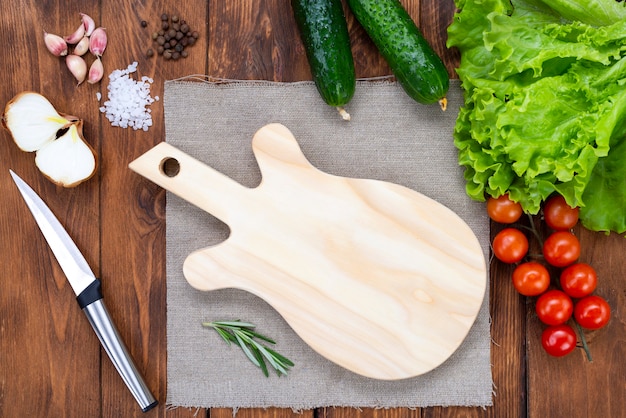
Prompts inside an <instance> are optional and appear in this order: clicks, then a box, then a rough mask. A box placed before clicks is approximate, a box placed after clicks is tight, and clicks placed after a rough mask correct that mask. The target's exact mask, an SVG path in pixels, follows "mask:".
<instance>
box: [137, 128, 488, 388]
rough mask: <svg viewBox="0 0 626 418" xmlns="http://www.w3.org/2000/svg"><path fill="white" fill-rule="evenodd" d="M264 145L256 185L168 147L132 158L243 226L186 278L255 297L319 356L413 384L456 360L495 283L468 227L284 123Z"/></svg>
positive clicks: (260, 142) (193, 258)
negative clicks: (354, 174)
mask: <svg viewBox="0 0 626 418" xmlns="http://www.w3.org/2000/svg"><path fill="white" fill-rule="evenodd" d="M252 148H253V150H254V154H255V156H256V159H257V161H258V163H259V167H260V169H261V174H262V181H261V183H260V185H259V186H258V187H256V188H247V187H244V186H242V185H241V184H239V183H237V182H235V181H234V180H232V179H230V178H229V177H226V176H225V175H223V174H221V173H219V172H217V171H216V170H214V169H212V168H210V167H208V166H206V165H205V164H203V163H201V162H200V161H198V160H195V159H193V158H192V157H190V156H189V155H187V154H185V153H183V152H181V151H180V150H178V149H176V148H175V147H173V146H171V145H169V144H167V143H165V142H163V143H161V144H159V145H157V146H155V147H154V148H152V149H151V150H149V151H148V152H146V153H145V154H143V155H142V156H140V157H139V158H137V159H136V160H135V161H133V162H132V163H131V164H130V168H131V169H132V170H134V171H136V172H137V173H139V174H141V175H142V176H144V177H146V178H148V179H150V180H151V181H153V182H155V183H156V184H158V185H159V186H161V187H163V188H165V189H166V190H169V191H171V192H173V193H175V194H177V195H178V196H180V197H182V198H183V199H185V200H187V201H189V202H191V203H193V204H194V205H197V206H198V207H200V208H201V209H203V210H205V211H207V212H209V213H211V214H212V215H214V216H215V217H217V218H218V219H220V220H221V221H223V222H224V223H226V224H227V225H228V226H229V227H230V236H229V237H228V239H227V240H226V241H224V242H223V243H220V244H218V245H215V246H212V247H209V248H204V249H200V250H197V251H195V252H193V253H192V254H190V255H189V256H188V257H187V259H186V260H185V263H184V266H183V272H184V275H185V278H186V279H187V281H188V282H189V283H190V284H191V285H192V286H193V287H195V288H197V289H200V290H213V289H219V288H225V287H234V288H240V289H244V290H247V291H249V292H252V293H253V294H255V295H257V296H259V297H261V298H263V299H264V300H265V301H267V302H268V303H269V304H270V305H271V306H273V307H274V309H276V311H278V312H279V313H280V314H281V315H282V316H283V317H284V318H285V320H286V321H287V322H288V323H289V325H290V326H291V327H292V328H293V330H294V331H295V332H296V333H297V334H298V335H299V336H300V337H301V338H302V339H303V340H304V341H305V342H306V343H307V344H309V345H310V346H311V347H312V348H313V349H314V350H316V351H317V352H318V353H319V354H321V355H323V356H325V357H326V358H328V359H329V360H331V361H333V362H335V363H337V364H338V365H340V366H343V367H345V368H347V369H349V370H351V371H353V372H355V373H358V374H361V375H363V376H368V377H372V378H377V379H388V380H393V379H403V378H408V377H413V376H417V375H420V374H422V373H425V372H428V371H430V370H432V369H433V368H435V367H437V366H438V365H440V364H441V363H442V362H444V361H445V360H446V359H447V358H448V357H449V356H450V355H451V354H452V353H453V352H454V351H455V350H456V349H457V348H458V347H459V345H460V344H461V342H462V341H463V339H464V338H465V336H466V335H467V333H468V331H469V329H470V327H471V326H472V324H473V322H474V320H475V319H476V316H477V314H478V310H479V309H480V306H481V303H482V300H483V296H484V292H485V287H486V280H487V274H486V266H485V258H484V255H483V252H482V249H481V247H480V244H479V243H478V240H477V239H476V236H475V235H474V233H473V232H472V230H471V229H470V228H469V227H468V226H467V224H466V223H465V222H464V221H463V220H462V219H461V218H459V217H458V216H457V215H456V214H455V213H454V212H452V211H451V210H449V209H448V208H446V207H445V206H443V205H441V204H439V203H437V202H435V201H434V200H432V199H429V198H427V197H425V196H424V195H422V194H420V193H417V192H415V191H413V190H410V189H408V188H406V187H403V186H399V185H396V184H392V183H388V182H383V181H376V180H367V179H353V178H345V177H338V176H334V175H330V174H327V173H324V172H322V171H320V170H318V169H317V168H315V167H313V166H312V165H311V163H309V161H308V160H307V159H306V158H305V156H304V155H303V153H302V151H301V150H300V147H299V146H298V143H297V142H296V140H295V138H294V137H293V135H292V134H291V132H290V131H289V130H288V129H287V128H286V127H284V126H283V125H279V124H270V125H267V126H264V127H263V128H261V129H260V130H259V131H258V132H257V133H256V134H255V136H254V138H253V141H252ZM171 162H177V163H178V171H177V172H175V173H170V172H169V171H167V170H166V169H165V166H166V164H170V163H171ZM243 319H245V318H243Z"/></svg>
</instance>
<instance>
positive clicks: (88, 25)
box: [80, 13, 96, 36]
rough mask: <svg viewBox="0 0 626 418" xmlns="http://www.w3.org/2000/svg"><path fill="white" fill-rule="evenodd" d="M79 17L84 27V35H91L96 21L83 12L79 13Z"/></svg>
mask: <svg viewBox="0 0 626 418" xmlns="http://www.w3.org/2000/svg"><path fill="white" fill-rule="evenodd" d="M80 17H81V19H82V21H83V26H84V27H85V36H91V33H92V32H93V30H94V29H95V28H96V23H95V22H94V21H93V19H92V18H91V17H90V16H89V15H86V14H85V13H81V14H80Z"/></svg>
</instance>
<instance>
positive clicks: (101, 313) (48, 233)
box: [9, 170, 158, 412]
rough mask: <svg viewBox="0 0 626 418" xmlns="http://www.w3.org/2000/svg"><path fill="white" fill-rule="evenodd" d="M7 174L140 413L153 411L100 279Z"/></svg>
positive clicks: (29, 192)
mask: <svg viewBox="0 0 626 418" xmlns="http://www.w3.org/2000/svg"><path fill="white" fill-rule="evenodd" d="M9 173H10V174H11V177H13V181H14V182H15V184H16V185H17V188H18V190H19V191H20V193H21V195H22V197H23V198H24V201H25V202H26V205H27V206H28V208H29V209H30V211H31V213H32V215H33V217H34V218H35V221H36V222H37V225H38V226H39V229H41V232H42V233H43V236H44V238H45V239H46V241H47V242H48V246H49V247H50V249H51V250H52V253H53V254H54V256H55V258H56V259H57V261H58V263H59V265H60V266H61V269H62V270H63V273H65V276H66V277H67V279H68V281H69V283H70V286H71V287H72V290H73V291H74V293H75V294H76V300H77V301H78V305H79V306H80V308H81V309H82V310H83V312H84V313H85V315H86V316H87V319H88V320H89V323H90V324H91V326H92V328H93V330H94V331H95V333H96V335H97V336H98V339H99V340H100V343H101V344H102V347H103V348H104V350H105V351H106V353H107V354H108V356H109V358H110V359H111V362H112V363H113V365H114V366H115V368H116V370H117V371H118V373H119V374H120V376H121V377H122V380H123V381H124V383H125V384H126V386H127V387H128V389H129V390H130V392H131V393H132V395H133V397H134V398H135V400H136V401H137V403H138V404H139V406H140V407H141V410H142V411H143V412H147V411H149V410H150V409H152V408H154V407H155V406H156V405H157V403H158V401H157V400H156V399H155V398H154V396H153V395H152V393H151V392H150V389H148V386H147V385H146V383H145V381H144V380H143V378H142V376H141V374H140V373H139V371H138V370H137V367H136V366H135V363H134V362H133V359H132V358H131V356H130V354H129V352H128V349H127V348H126V346H125V345H124V342H123V341H122V339H121V337H120V335H119V332H118V331H117V328H116V327H115V324H114V323H113V321H112V319H111V316H110V315H109V312H108V311H107V309H106V306H105V304H104V300H103V298H102V291H101V284H100V280H98V279H97V278H96V276H95V275H94V273H93V271H92V270H91V268H90V267H89V264H88V263H87V260H85V257H83V255H82V254H81V252H80V250H79V249H78V247H77V246H76V244H75V243H74V241H73V240H72V238H71V237H70V236H69V234H68V233H67V231H66V230H65V228H64V227H63V225H61V223H60V222H59V220H58V219H57V218H56V216H54V214H53V213H52V211H51V210H50V208H48V206H47V205H46V204H45V202H44V201H43V200H42V199H41V198H40V197H39V195H37V193H35V191H34V190H33V189H32V188H31V187H30V186H29V185H28V184H27V183H26V182H25V181H24V180H22V179H21V178H20V177H19V176H18V175H17V174H15V173H14V172H13V171H12V170H9Z"/></svg>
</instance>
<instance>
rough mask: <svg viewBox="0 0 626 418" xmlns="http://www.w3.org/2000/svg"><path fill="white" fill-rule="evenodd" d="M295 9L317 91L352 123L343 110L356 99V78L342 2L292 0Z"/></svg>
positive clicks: (338, 0)
mask: <svg viewBox="0 0 626 418" xmlns="http://www.w3.org/2000/svg"><path fill="white" fill-rule="evenodd" d="M291 7H292V9H293V13H294V16H295V18H296V23H297V26H298V30H299V32H300V37H301V38H302V43H303V44H304V48H305V50H306V55H307V59H308V61H309V67H310V68H311V74H312V75H313V81H314V82H315V86H316V87H317V90H318V91H319V93H320V95H321V96H322V99H323V100H324V101H325V102H326V103H327V104H329V105H330V106H334V107H337V108H338V110H339V112H340V113H341V115H342V117H343V118H344V119H346V120H349V119H350V115H349V114H348V113H347V112H346V111H345V110H344V109H343V106H345V105H346V104H348V102H349V101H350V100H351V99H352V96H353V95H354V90H355V88H356V74H355V71H354V60H353V58H352V50H351V48H350V36H349V34H348V24H347V22H346V17H345V15H344V12H343V6H342V4H341V0H292V1H291Z"/></svg>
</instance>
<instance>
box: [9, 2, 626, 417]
mask: <svg viewBox="0 0 626 418" xmlns="http://www.w3.org/2000/svg"><path fill="white" fill-rule="evenodd" d="M402 3H403V4H404V5H405V6H406V7H407V9H408V10H409V12H410V13H411V15H412V16H413V17H414V19H415V20H416V21H417V22H418V23H419V26H420V27H421V28H422V30H423V31H424V33H425V35H426V37H427V38H428V39H429V40H430V41H431V43H432V44H433V46H434V47H435V49H436V50H437V51H438V52H439V53H440V54H441V55H442V57H444V60H445V62H446V64H447V67H448V70H449V72H450V75H451V76H452V77H454V76H455V73H454V68H455V66H456V65H457V63H458V54H457V53H456V52H455V51H450V50H447V49H446V47H445V40H446V28H447V26H448V24H449V23H450V21H451V19H452V15H453V13H454V4H453V2H452V0H445V1H442V0H423V1H419V0H402ZM0 12H1V14H0V16H1V17H0V19H1V20H0V39H2V40H3V46H2V48H1V49H0V62H1V65H2V71H1V72H0V101H1V102H2V105H3V106H4V104H5V103H6V102H7V101H8V100H9V99H11V98H12V97H13V96H14V95H15V94H17V93H19V92H21V91H24V90H33V91H36V92H39V93H42V94H44V95H45V96H46V97H48V98H49V99H50V100H51V101H52V103H53V104H54V105H55V106H56V107H57V109H59V110H62V111H64V112H67V113H71V114H77V115H79V116H80V117H81V118H83V119H84V121H85V136H86V138H87V139H88V141H89V142H90V143H91V144H92V145H93V146H94V148H95V149H96V150H97V152H98V155H99V170H98V173H97V175H96V176H95V177H94V178H92V179H91V180H90V181H89V182H88V183H85V184H83V185H80V186H79V187H77V188H75V189H61V188H57V187H55V186H54V185H53V184H51V183H50V182H49V181H47V180H45V179H44V178H43V177H42V175H41V174H40V173H39V172H38V171H37V170H36V168H35V166H34V163H33V159H34V155H32V154H27V153H24V152H21V151H20V150H18V148H17V147H16V146H15V144H14V143H13V141H12V140H11V138H10V136H9V134H8V132H7V131H4V130H3V131H2V133H1V134H0V137H1V141H2V144H1V145H0V161H1V162H2V164H1V165H2V167H3V170H6V171H4V174H2V175H0V191H1V195H2V204H1V205H0V234H1V236H2V239H1V240H0V260H1V261H2V268H1V270H0V271H1V273H0V275H1V284H0V286H1V290H0V416H2V417H17V416H20V417H43V416H50V417H57V416H58V417H60V416H76V417H94V416H96V417H97V416H103V417H131V416H142V415H143V414H142V413H141V411H140V410H139V408H138V406H137V404H136V403H135V401H134V400H133V398H132V397H131V395H130V393H129V392H128V390H127V389H126V387H125V386H124V384H123V383H122V381H121V379H120V378H119V376H118V374H117V373H116V371H115V370H114V368H113V367H112V365H111V363H110V361H109V359H108V358H107V357H106V355H105V354H104V353H103V352H102V350H101V348H100V345H99V343H98V341H97V339H96V337H95V335H94V334H93V333H92V331H91V329H90V327H89V324H88V323H87V321H86V320H85V317H84V315H83V314H82V312H80V310H79V309H78V307H77V306H76V303H75V300H74V295H73V293H72V291H71V289H70V287H69V286H68V283H67V281H66V279H65V277H64V275H63V273H62V272H61V270H60V268H59V267H58V265H57V264H56V261H55V260H54V259H53V258H52V255H51V253H50V251H49V250H48V247H47V245H46V243H45V242H44V240H43V239H42V236H41V234H40V232H39V230H38V229H37V226H36V225H35V223H34V222H33V219H32V217H31V216H30V214H29V213H28V212H27V209H26V206H25V205H24V203H23V201H22V199H21V197H20V196H19V195H18V192H17V190H16V188H15V186H14V185H13V183H12V181H11V179H10V176H9V174H8V169H9V168H11V169H13V170H14V171H16V172H17V173H18V174H19V175H20V176H22V177H23V178H24V179H25V180H26V181H27V182H29V183H30V184H31V185H32V186H33V188H34V189H35V190H37V191H38V192H39V193H40V194H41V196H42V197H43V198H44V199H45V200H46V202H47V203H48V204H49V206H50V207H51V208H52V210H53V211H54V212H55V213H56V214H57V215H58V217H59V218H60V219H61V220H62V222H63V223H64V224H65V225H66V226H67V229H68V231H69V233H70V235H72V236H73V238H74V239H75V241H76V242H77V244H78V246H79V247H80V248H81V249H82V251H83V253H84V255H85V257H86V258H87V260H88V262H89V263H90V264H91V266H92V267H93V269H94V271H95V272H96V274H97V275H98V276H99V277H101V278H102V280H103V283H104V293H105V297H106V298H107V300H108V305H109V310H110V312H111V315H112V316H113V317H114V319H115V320H116V322H117V324H118V327H119V329H120V332H121V334H122V336H123V338H124V339H125V341H126V343H127V345H128V346H129V349H130V351H131V352H132V355H133V356H134V358H135V360H136V362H137V365H138V367H139V369H140V370H142V371H144V373H145V377H146V380H147V383H148V385H149V386H150V388H152V390H153V391H154V392H155V394H156V395H157V397H158V399H159V400H160V401H161V404H160V406H159V407H157V408H156V409H154V410H152V411H151V412H149V413H148V414H145V416H168V417H195V416H208V415H209V413H210V415H211V417H214V418H215V417H216V418H229V417H231V414H232V411H231V410H227V409H213V410H211V411H197V410H195V409H194V410H188V409H185V408H179V409H175V410H167V408H166V406H165V399H166V385H167V381H166V329H165V323H166V306H165V300H166V299H165V288H166V286H165V280H166V278H165V239H164V238H165V236H164V235H165V213H164V212H165V193H164V191H163V190H161V189H159V188H158V187H156V186H154V185H153V184H151V183H150V182H148V181H146V180H144V179H142V178H140V177H139V176H138V175H136V174H134V173H133V172H131V171H130V170H129V169H128V168H127V165H128V163H129V162H130V161H131V160H133V159H134V158H136V157H137V156H139V155H141V154H142V153H143V152H145V151H146V150H148V149H149V148H151V147H152V146H153V145H155V144H156V143H158V142H160V141H163V140H164V139H165V130H164V120H163V106H162V101H160V102H157V103H155V104H154V105H153V106H152V111H153V113H152V114H153V118H154V121H155V125H154V126H153V127H152V128H150V130H149V131H148V132H143V131H133V130H130V129H121V128H115V127H112V126H110V124H109V122H108V121H107V120H106V119H105V118H104V117H103V115H101V114H100V113H99V111H98V107H99V106H100V103H99V102H98V101H97V100H96V92H97V91H100V92H102V93H103V94H106V85H107V80H106V75H107V74H109V73H110V72H111V71H113V70H114V69H123V68H126V66H128V65H129V64H130V63H132V62H133V61H137V62H138V63H139V71H140V73H141V74H142V75H148V76H151V77H153V78H154V80H155V81H154V84H153V85H152V95H153V96H156V95H158V96H161V97H162V96H163V82H164V81H165V80H167V79H173V78H178V77H181V76H185V75H189V74H209V75H211V76H214V77H223V78H229V79H265V80H277V81H295V80H306V79H310V72H309V69H308V65H307V61H306V58H305V56H304V53H303V48H302V45H301V43H300V42H299V39H298V35H297V32H296V29H295V24H294V20H293V16H292V14H291V9H290V7H289V2H288V1H278V0H257V1H251V0H242V1H214V0H209V1H206V0H186V1H182V2H178V1H177V2H174V1H171V2H169V1H165V0H143V1H133V2H130V1H119V0H109V1H102V0H67V1H59V0H56V1H45V2H39V1H18V2H9V1H4V2H2V3H1V4H0ZM79 12H84V13H87V14H89V15H91V16H92V17H93V18H94V19H95V20H96V22H97V23H98V24H99V25H102V26H104V27H106V28H107V30H108V34H109V44H108V47H107V50H106V52H105V54H104V57H103V61H104V66H105V80H104V81H103V83H101V84H98V85H88V84H86V83H85V84H84V85H80V86H78V87H77V86H76V82H75V81H74V79H73V78H72V76H71V75H70V73H69V72H68V71H67V70H66V68H65V64H64V62H63V61H62V60H60V59H58V58H56V57H54V56H52V55H50V54H49V53H48V52H47V51H46V49H45V47H44V43H43V31H44V30H46V31H49V32H53V33H60V34H62V35H66V34H69V33H71V32H72V31H73V30H74V29H75V28H76V26H78V24H79V22H80V16H79ZM164 12H165V13H176V14H178V15H179V16H180V17H181V18H183V19H186V20H187V21H188V23H189V25H190V26H191V27H192V28H193V29H196V30H198V31H199V32H200V34H201V36H200V39H199V41H198V43H197V44H196V45H195V46H194V47H193V48H192V49H190V50H189V51H190V56H189V57H188V58H186V59H181V60H178V61H168V62H166V61H164V60H163V59H161V57H152V58H147V57H146V55H145V51H146V50H147V49H148V47H150V46H151V39H150V34H151V32H152V31H153V30H154V28H155V26H156V25H157V24H158V23H159V19H160V15H161V14H162V13H164ZM348 19H349V23H350V27H351V34H352V40H353V50H354V56H355V61H356V67H357V71H358V76H359V77H372V76H379V75H386V74H389V69H388V67H387V65H386V64H385V63H384V61H383V60H382V59H381V58H380V56H379V55H378V54H377V52H376V50H375V48H374V47H373V46H372V44H371V42H370V41H369V40H368V38H367V37H366V36H365V35H364V32H363V30H362V29H361V28H360V27H359V26H358V25H357V24H355V23H354V19H353V18H352V16H351V15H350V14H348ZM142 21H146V22H147V23H148V27H147V28H143V27H142V25H141V22H142ZM189 111H190V112H193V109H189ZM497 229H498V226H496V225H494V227H493V228H492V230H493V231H494V232H495V231H496V230H497ZM575 232H576V234H577V235H578V236H579V237H580V239H581V242H582V245H583V255H582V259H583V260H584V261H587V262H591V263H592V264H593V265H594V266H595V267H596V268H597V270H598V273H599V275H600V284H599V288H598V290H597V292H598V293H599V294H601V295H603V296H605V297H606V298H607V299H608V300H609V302H610V303H611V305H612V307H613V309H614V312H613V319H612V322H611V324H610V325H609V327H607V328H606V329H604V330H601V331H599V332H596V333H592V334H591V335H590V337H589V339H590V348H591V350H592V353H593V355H594V360H593V362H592V363H590V362H588V361H586V360H585V358H584V356H583V353H582V350H577V351H576V352H575V353H574V354H572V355H570V356H568V357H567V358H564V359H559V360H557V359H553V358H549V357H548V356H547V355H546V354H544V352H543V351H542V349H541V347H540V332H541V328H542V327H541V325H539V324H538V321H537V319H536V317H535V315H534V314H533V308H532V304H530V303H529V302H527V301H526V300H525V299H523V298H521V297H519V296H518V295H517V294H516V293H515V291H514V290H513V288H512V286H511V284H510V274H511V271H512V268H511V267H510V266H504V265H502V264H500V263H498V262H492V264H491V268H492V275H491V286H490V291H491V314H492V318H493V329H492V336H493V347H492V358H493V377H494V393H495V396H494V406H493V407H490V408H486V409H481V408H425V409H414V410H411V409H390V410H369V409H365V410H362V411H357V410H354V409H347V408H322V409H319V410H315V411H303V412H302V414H301V415H302V416H304V417H305V418H306V417H309V418H313V417H314V416H316V417H324V418H344V417H345V418H347V417H351V418H352V417H355V418H356V417H364V418H365V417H376V418H383V417H389V418H401V417H459V416H467V417H505V416H506V417H525V416H532V417H560V416H562V417H586V416H590V417H618V416H622V417H624V416H626V412H625V411H626V408H624V406H625V400H624V399H626V396H625V395H626V386H625V385H626V365H625V362H624V359H625V358H626V356H625V353H626V348H625V347H626V332H625V329H626V324H625V320H624V313H623V309H624V307H625V303H624V301H625V299H626V293H625V291H624V283H625V281H624V280H625V279H624V277H625V276H626V263H625V262H624V254H626V241H625V240H624V238H623V237H620V236H616V235H611V236H605V235H603V234H598V233H591V232H589V231H585V230H583V229H581V228H576V230H575ZM295 415H296V414H295V413H294V412H292V411H291V410H282V409H269V410H257V409H251V410H240V411H239V412H238V416H239V417H244V418H245V417H257V418H260V417H277V418H287V417H291V416H295Z"/></svg>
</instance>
